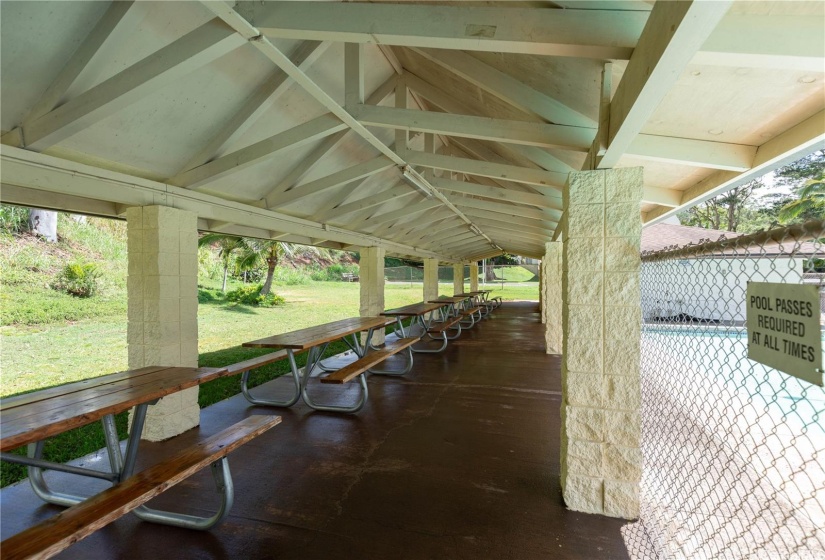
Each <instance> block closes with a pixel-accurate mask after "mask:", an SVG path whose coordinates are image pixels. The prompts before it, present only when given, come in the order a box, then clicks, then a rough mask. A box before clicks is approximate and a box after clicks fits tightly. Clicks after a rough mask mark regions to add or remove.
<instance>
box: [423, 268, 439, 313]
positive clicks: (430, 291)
mask: <svg viewBox="0 0 825 560" xmlns="http://www.w3.org/2000/svg"><path fill="white" fill-rule="evenodd" d="M423 296H424V299H423V300H422V301H425V302H427V301H432V300H434V299H436V298H437V297H438V259H424V294H423ZM429 315H430V314H429V313H428V314H427V317H428V318H429Z"/></svg>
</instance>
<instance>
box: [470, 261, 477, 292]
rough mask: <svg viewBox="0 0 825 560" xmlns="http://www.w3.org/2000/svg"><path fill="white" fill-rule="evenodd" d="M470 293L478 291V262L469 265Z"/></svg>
mask: <svg viewBox="0 0 825 560" xmlns="http://www.w3.org/2000/svg"><path fill="white" fill-rule="evenodd" d="M470 291H471V292H477V291H478V262H474V263H470Z"/></svg>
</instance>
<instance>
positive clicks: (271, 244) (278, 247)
mask: <svg viewBox="0 0 825 560" xmlns="http://www.w3.org/2000/svg"><path fill="white" fill-rule="evenodd" d="M292 251H293V249H292V246H291V245H290V244H289V243H282V242H280V241H274V240H272V239H244V246H243V248H242V249H241V255H240V256H239V257H238V268H240V269H241V270H252V269H255V268H258V267H259V266H261V265H264V266H266V280H264V285H263V287H262V288H261V295H262V296H265V295H269V292H270V291H271V290H272V279H273V278H274V277H275V267H276V266H278V263H279V262H280V261H281V257H283V256H284V255H289V254H292Z"/></svg>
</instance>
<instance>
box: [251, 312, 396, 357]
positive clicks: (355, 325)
mask: <svg viewBox="0 0 825 560" xmlns="http://www.w3.org/2000/svg"><path fill="white" fill-rule="evenodd" d="M394 323H395V319H393V318H392V317H353V318H351V319H341V320H340V321H333V322H332V323H326V324H324V325H317V326H314V327H308V328H306V329H301V330H298V331H292V332H288V333H283V334H276V335H275V336H268V337H266V338H261V339H259V340H253V341H251V342H244V343H243V346H246V347H249V348H292V349H293V350H307V349H308V348H312V347H314V346H318V345H320V344H324V343H327V342H331V341H333V340H339V339H341V338H344V337H345V336H348V335H351V334H355V333H359V332H363V331H366V330H369V329H376V328H380V327H386V326H387V325H392V324H394Z"/></svg>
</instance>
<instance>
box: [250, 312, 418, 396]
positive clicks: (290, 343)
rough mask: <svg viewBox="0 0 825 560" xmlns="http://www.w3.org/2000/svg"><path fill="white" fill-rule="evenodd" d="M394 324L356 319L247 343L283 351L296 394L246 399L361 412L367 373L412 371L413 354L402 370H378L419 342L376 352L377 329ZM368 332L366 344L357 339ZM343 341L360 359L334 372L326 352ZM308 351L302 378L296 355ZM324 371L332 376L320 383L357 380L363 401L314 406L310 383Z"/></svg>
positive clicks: (400, 342) (400, 343) (387, 320)
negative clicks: (326, 361) (326, 360)
mask: <svg viewBox="0 0 825 560" xmlns="http://www.w3.org/2000/svg"><path fill="white" fill-rule="evenodd" d="M393 323H395V319H394V318H392V317H353V318H350V319H341V320H339V321H333V322H331V323H326V324H323V325H317V326H314V327H308V328H305V329H300V330H297V331H293V332H288V333H283V334H277V335H274V336H269V337H266V338H261V339H259V340H253V341H251V342H245V343H244V344H243V346H246V347H248V348H277V349H283V350H285V351H286V353H287V357H288V359H289V365H290V370H291V373H292V379H293V385H294V388H293V393H292V395H291V397H290V398H288V399H286V400H282V401H279V400H266V399H260V398H254V397H252V396H251V395H250V394H247V398H248V399H250V401H251V402H253V403H255V404H261V405H267V406H276V407H290V406H292V405H294V404H295V403H297V402H298V401H299V400H300V399H301V397H303V400H304V402H305V403H306V404H307V405H308V406H309V407H311V408H313V409H315V410H325V411H328V412H358V411H359V410H361V408H363V407H364V405H365V404H366V402H367V398H368V396H369V393H368V390H367V380H366V375H365V374H366V373H372V374H378V375H404V374H406V373H407V372H409V371H410V369H412V363H413V358H412V351H409V352H408V353H407V365H406V366H405V367H404V368H403V369H401V370H378V369H375V366H377V365H379V364H380V363H382V362H384V361H385V360H386V359H387V358H389V357H390V356H393V355H395V354H397V353H399V352H402V351H404V350H408V349H409V348H410V346H412V345H413V344H415V343H416V342H418V340H419V339H418V338H415V337H405V338H401V339H399V340H397V341H395V342H392V343H387V344H386V345H385V346H384V347H382V348H377V349H376V348H374V347H373V346H372V344H371V342H372V336H373V332H374V331H375V329H379V328H380V329H383V328H385V327H387V326H388V325H392V324H393ZM365 331H366V332H367V336H366V339H365V341H364V344H361V342H360V341H359V339H358V335H359V334H360V333H362V332H365ZM336 340H343V341H344V342H345V343H346V344H347V346H349V348H350V349H351V350H352V351H353V352H354V353H355V354H356V356H358V359H357V360H356V361H355V362H353V363H351V364H348V365H346V366H344V367H343V368H340V369H337V370H336V369H331V368H329V367H327V366H325V365H324V364H323V363H322V359H323V356H324V352H325V351H326V349H327V346H329V343H330V342H334V341H336ZM299 351H308V352H309V354H308V356H307V362H306V366H305V367H304V373H303V376H301V375H300V373H299V371H298V364H297V363H296V362H295V353H296V352H299ZM316 368H317V369H321V370H322V371H324V372H327V373H329V375H327V376H326V377H322V378H321V383H335V384H343V383H347V382H349V381H351V380H353V379H355V378H357V379H358V381H359V383H360V385H361V397H360V398H359V400H358V401H357V402H356V403H355V404H353V405H351V406H339V405H329V404H320V403H317V402H315V400H314V399H313V398H312V397H311V395H310V394H309V391H308V385H309V380H310V377H311V375H312V372H313V371H315V369H316Z"/></svg>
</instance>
